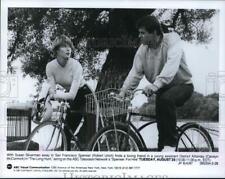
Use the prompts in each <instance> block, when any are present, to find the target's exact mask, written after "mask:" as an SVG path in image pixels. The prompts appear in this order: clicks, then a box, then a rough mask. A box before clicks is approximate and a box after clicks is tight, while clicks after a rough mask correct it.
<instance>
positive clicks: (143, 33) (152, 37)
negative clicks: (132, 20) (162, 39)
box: [138, 27, 156, 48]
mask: <svg viewBox="0 0 225 179" xmlns="http://www.w3.org/2000/svg"><path fill="white" fill-rule="evenodd" d="M138 31H139V36H138V37H139V38H140V41H141V43H142V44H143V45H148V46H149V47H150V48H151V47H154V45H155V43H156V32H155V31H154V32H153V33H149V32H148V31H147V30H146V29H145V28H143V27H141V28H139V29H138Z"/></svg>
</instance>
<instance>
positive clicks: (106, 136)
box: [1, 6, 224, 155]
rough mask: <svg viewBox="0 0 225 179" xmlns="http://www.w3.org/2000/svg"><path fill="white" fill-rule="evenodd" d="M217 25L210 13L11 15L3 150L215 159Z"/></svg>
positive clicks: (14, 10)
mask: <svg viewBox="0 0 225 179" xmlns="http://www.w3.org/2000/svg"><path fill="white" fill-rule="evenodd" d="M223 13H224V12H223ZM220 17H221V9H219V8H218V9H217V8H211V7H210V6H208V8H205V7H204V8H187V7H181V8H166V7H164V6H162V7H160V8H159V7H158V6H156V7H154V6H152V7H149V6H146V7H143V8H138V7H137V8H130V7H127V8H124V7H123V8H119V7H115V8H114V7H102V6H99V7H91V8H90V7H73V6H71V7H68V6H66V7H22V6H20V7H9V8H8V9H7V34H5V35H7V43H6V44H7V63H6V65H7V75H9V76H13V77H15V78H14V79H16V80H17V83H16V87H12V86H11V87H10V90H11V91H13V93H14V96H13V97H11V98H10V97H9V98H8V99H7V101H6V126H7V130H6V136H5V140H6V143H5V144H6V146H5V150H6V151H8V152H10V151H11V152H14V151H18V152H20V151H26V153H27V154H29V152H35V153H36V154H41V153H43V152H46V151H49V152H53V151H54V152H62V151H66V152H68V153H76V152H93V153H97V154H99V155H100V154H101V152H108V153H111V152H129V153H131V154H134V152H135V153H137V154H139V152H145V153H149V154H151V153H152V154H154V153H158V154H162V155H165V154H167V153H169V154H178V155H179V154H183V153H186V152H187V154H191V153H196V152H197V153H200V154H215V155H217V154H218V153H219V152H220V147H219V146H220V141H221V139H220V129H221V127H220V123H221V117H220V113H221V111H220V109H221V108H220V106H219V101H220V100H221V98H222V97H223V95H222V94H221V91H220V87H221V86H220V84H219V79H218V78H219V76H220V72H221V70H220V68H219V66H220V60H221V55H220V50H221V48H220V45H221V42H220V38H221V36H220V34H221V33H220V27H221V18H220ZM1 35H2V34H1ZM129 153H128V154H129Z"/></svg>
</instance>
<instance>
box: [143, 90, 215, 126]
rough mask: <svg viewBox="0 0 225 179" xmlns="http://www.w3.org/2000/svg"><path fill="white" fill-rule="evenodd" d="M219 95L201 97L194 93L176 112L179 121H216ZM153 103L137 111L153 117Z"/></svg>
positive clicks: (144, 105)
mask: <svg viewBox="0 0 225 179" xmlns="http://www.w3.org/2000/svg"><path fill="white" fill-rule="evenodd" d="M218 99H219V95H218V94H217V93H214V94H211V95H208V96H203V95H202V94H200V93H198V92H194V93H193V95H192V97H191V98H190V99H189V100H188V101H187V102H186V103H185V104H184V105H183V106H182V107H179V108H178V110H177V118H179V119H197V120H199V119H200V120H206V121H215V122H216V121H218V120H219V119H218V116H219V115H218V114H219V102H218ZM154 104H155V102H154V100H152V101H151V102H150V103H145V104H143V105H142V107H141V108H140V109H139V111H140V113H142V114H149V115H155V105H154Z"/></svg>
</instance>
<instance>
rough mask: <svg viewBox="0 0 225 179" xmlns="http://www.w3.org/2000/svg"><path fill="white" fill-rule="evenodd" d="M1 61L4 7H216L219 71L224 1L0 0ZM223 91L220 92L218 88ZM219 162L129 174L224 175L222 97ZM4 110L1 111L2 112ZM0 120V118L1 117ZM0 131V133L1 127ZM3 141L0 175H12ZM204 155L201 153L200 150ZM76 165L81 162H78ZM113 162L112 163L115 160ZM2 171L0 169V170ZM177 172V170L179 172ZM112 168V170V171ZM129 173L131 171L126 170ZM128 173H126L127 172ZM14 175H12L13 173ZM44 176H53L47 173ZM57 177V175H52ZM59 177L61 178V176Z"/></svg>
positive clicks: (224, 104) (224, 45)
mask: <svg viewBox="0 0 225 179" xmlns="http://www.w3.org/2000/svg"><path fill="white" fill-rule="evenodd" d="M1 3H2V4H1V5H2V7H1V61H0V63H1V64H0V70H1V71H7V8H8V7H52V8H53V7H54V8H59V7H65V8H112V7H113V8H185V9H188V8H190V9H196V8H199V9H209V8H210V9H219V10H220V34H219V36H220V41H219V44H220V45H219V47H220V49H219V52H220V54H219V58H220V59H219V67H218V69H219V71H225V60H224V59H225V58H224V57H225V52H224V49H225V34H224V33H225V2H224V1H203V0H201V1H200V0H199V1H172V0H171V1H161V0H160V1H157V0H155V1H150V0H130V1H129V0H114V1H111V0H110V1H109V0H108V1H106V0H93V1H88V0H79V1H78V0H77V1H75V0H63V1H57V0H29V1H28V0H3V1H1ZM222 86H224V85H221V89H220V93H222V92H223V94H224V88H223V89H222ZM222 90H223V91H222ZM219 104H220V115H219V117H220V121H219V123H220V127H219V128H220V138H219V141H220V145H219V153H218V154H219V155H220V162H221V163H220V165H219V166H218V167H211V166H181V167H180V166H177V165H172V164H168V163H163V165H162V164H161V165H146V163H138V164H139V165H140V166H141V167H142V168H141V169H140V171H133V174H134V175H135V174H137V173H142V174H147V173H148V172H149V170H150V172H151V174H159V173H164V174H167V175H168V176H169V177H182V176H183V177H225V170H224V168H225V113H224V109H225V99H220V101H219ZM5 109H6V108H5V103H4V102H2V101H1V102H0V111H1V113H0V115H1V116H0V117H1V123H0V124H2V122H3V124H6V113H5V111H4V110H5ZM2 110H3V111H4V112H3V111H2ZM2 119H3V120H2ZM0 134H1V135H2V134H3V130H2V129H1V131H0ZM5 145H6V144H5V142H1V145H0V146H1V148H0V153H1V158H2V161H1V165H0V177H13V176H14V175H13V173H10V172H9V170H7V169H6V164H7V161H6V160H5V158H6V157H5V156H6V151H5V149H6V148H5ZM203 154H204V155H205V153H203ZM79 164H82V162H80V163H79ZM115 164H116V163H115ZM97 165H98V166H101V165H103V166H104V165H105V163H102V162H98V163H97ZM1 171H2V172H1ZM179 171H180V172H179ZM113 172H114V171H112V173H113ZM130 172H131V173H132V171H130ZM131 173H130V174H131ZM37 175H38V173H35V176H34V174H33V173H24V174H22V173H21V175H19V174H17V175H16V177H22V176H26V177H38V176H37ZM14 177H15V176H14ZM39 177H46V175H44V174H43V173H39ZM48 177H53V176H51V174H49V175H48ZM55 177H57V176H55ZM59 177H62V176H61V175H60V176H59Z"/></svg>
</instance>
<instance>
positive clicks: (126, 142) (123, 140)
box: [88, 124, 143, 151]
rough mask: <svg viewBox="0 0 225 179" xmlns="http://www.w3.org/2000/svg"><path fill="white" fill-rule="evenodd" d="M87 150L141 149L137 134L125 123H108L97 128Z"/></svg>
mask: <svg viewBox="0 0 225 179" xmlns="http://www.w3.org/2000/svg"><path fill="white" fill-rule="evenodd" d="M88 150H89V151H142V150H143V146H142V145H141V142H140V140H139V139H138V137H137V135H136V134H135V133H134V132H133V131H132V130H131V129H129V127H127V125H125V124H116V130H115V128H114V125H110V126H107V127H104V128H102V129H101V130H99V132H98V133H96V135H95V136H94V137H93V138H92V140H91V141H90V143H89V146H88Z"/></svg>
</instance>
